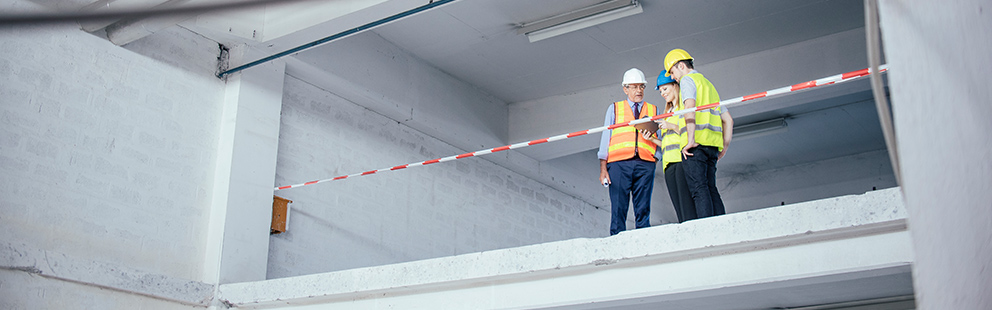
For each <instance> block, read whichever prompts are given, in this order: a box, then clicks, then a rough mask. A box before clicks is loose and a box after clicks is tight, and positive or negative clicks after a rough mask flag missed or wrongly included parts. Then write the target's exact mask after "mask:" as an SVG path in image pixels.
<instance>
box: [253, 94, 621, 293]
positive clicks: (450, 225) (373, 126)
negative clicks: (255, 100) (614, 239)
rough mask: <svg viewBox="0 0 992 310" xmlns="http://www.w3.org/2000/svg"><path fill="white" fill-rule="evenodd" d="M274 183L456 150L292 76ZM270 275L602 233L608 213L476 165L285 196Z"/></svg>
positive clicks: (480, 162)
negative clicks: (285, 217) (288, 210)
mask: <svg viewBox="0 0 992 310" xmlns="http://www.w3.org/2000/svg"><path fill="white" fill-rule="evenodd" d="M284 93H285V97H284V98H283V111H282V128H281V129H280V137H279V142H280V147H279V159H278V165H277V173H276V183H277V184H279V185H283V184H289V183H294V184H295V183H300V182H305V181H310V180H314V179H321V178H328V177H335V176H338V175H343V174H351V173H356V172H361V171H367V170H372V169H378V168H384V167H389V166H394V165H399V164H405V163H410V162H415V161H423V160H427V159H433V158H438V157H443V156H448V155H453V154H460V153H462V152H465V150H459V149H456V148H455V147H453V146H451V145H448V144H446V143H444V142H441V141H439V140H437V139H435V138H432V137H430V136H427V135H425V134H423V133H421V132H418V131H415V130H412V129H410V128H409V127H407V126H406V125H402V124H398V123H397V122H396V121H394V120H391V119H388V118H386V117H384V116H381V115H379V114H376V113H374V112H372V111H370V110H368V109H366V108H363V107H361V106H358V105H356V104H354V103H351V102H348V101H346V100H343V99H341V98H340V97H337V96H335V95H334V94H331V93H328V92H326V91H324V90H321V89H319V88H317V87H314V86H313V85H311V84H308V83H306V82H304V81H301V80H299V79H297V78H295V77H293V76H289V77H287V79H286V85H285V92H284ZM276 194H277V195H280V196H283V197H286V198H289V199H291V200H293V201H294V202H293V204H292V215H291V216H290V223H289V231H288V232H286V233H283V234H279V235H273V237H272V238H271V243H270V247H269V253H270V254H269V270H268V277H269V278H279V277H286V276H294V275H304V274H313V273H319V272H327V271H334V270H342V269H348V268H355V267H364V266H374V265H382V264H389V263H397V262H403V261H410V260H417V259H426V258H433V257H441V256H449V255H457V254H462V253H470V252H478V251H485V250H491V249H498V248H507V247H515V246H521V245H528V244H534V243H541V242H548V241H555V240H563V239H570V238H577V237H601V236H605V235H607V234H608V233H607V231H608V227H609V212H607V211H604V210H600V209H596V208H595V207H593V206H591V205H589V204H587V203H584V202H581V201H579V200H577V199H575V198H573V197H571V196H567V195H565V194H563V193H561V192H559V191H556V190H553V189H551V188H549V187H547V186H544V185H541V184H539V183H538V182H535V181H533V180H530V179H527V178H524V177H522V176H520V175H519V174H516V173H513V172H511V171H509V170H507V169H504V168H501V167H499V166H496V165H495V164H493V163H491V162H489V161H487V160H485V159H484V158H468V159H462V160H458V161H455V162H447V163H439V164H433V165H428V166H425V167H416V168H410V169H405V170H399V171H392V172H384V173H381V174H375V175H370V176H364V177H357V178H349V179H347V180H341V181H332V182H327V183H321V184H318V185H313V186H308V187H302V188H296V189H289V190H285V191H280V192H277V193H276Z"/></svg>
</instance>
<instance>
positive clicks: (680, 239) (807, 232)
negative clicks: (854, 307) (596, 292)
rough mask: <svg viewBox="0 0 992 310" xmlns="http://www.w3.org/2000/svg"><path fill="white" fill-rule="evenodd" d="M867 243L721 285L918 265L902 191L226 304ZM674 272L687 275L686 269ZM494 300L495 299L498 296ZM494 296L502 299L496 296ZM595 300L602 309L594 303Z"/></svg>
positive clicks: (353, 276)
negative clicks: (822, 260) (777, 271)
mask: <svg viewBox="0 0 992 310" xmlns="http://www.w3.org/2000/svg"><path fill="white" fill-rule="evenodd" d="M858 238H862V239H864V238H868V239H865V241H863V242H860V243H857V244H855V246H854V247H858V246H861V247H862V248H861V250H862V252H863V253H867V252H871V253H873V255H874V256H864V257H862V253H857V252H852V253H849V254H846V255H848V256H850V257H851V260H850V261H848V260H847V259H846V258H845V257H844V256H831V255H835V254H833V253H825V254H823V255H826V256H831V257H834V258H833V260H835V261H834V262H825V263H821V264H823V265H824V266H812V267H810V266H805V267H801V268H799V267H797V268H794V269H791V270H790V271H788V272H785V271H783V272H782V273H780V274H778V275H775V274H767V275H750V274H749V275H744V274H739V275H737V276H739V277H738V278H733V279H731V278H732V277H723V278H719V279H717V280H718V281H717V282H718V283H717V284H715V285H728V284H731V283H738V284H740V283H750V282H754V281H765V280H762V279H764V278H767V279H766V280H768V281H771V280H775V279H779V280H781V279H784V278H790V277H796V276H801V274H805V275H806V276H818V275H824V274H831V273H838V272H850V271H856V270H862V269H864V270H872V269H876V268H891V267H892V266H908V265H909V264H911V262H912V255H911V253H910V252H911V250H909V247H908V234H907V232H906V210H905V208H904V206H903V201H902V195H901V190H900V189H899V188H891V189H885V190H879V191H873V192H868V193H865V194H862V195H849V196H841V197H834V198H828V199H822V200H817V201H810V202H805V203H799V204H793V205H786V206H780V207H774V208H766V209H760V210H754V211H749V212H741V213H734V214H728V215H724V216H718V217H712V218H706V219H700V220H694V221H689V222H686V223H683V224H669V225H663V226H657V227H651V228H646V229H639V230H632V231H627V232H624V233H621V234H619V235H616V236H612V237H607V238H598V239H588V238H579V239H571V240H564V241H558V242H550V243H543V244H536V245H530V246H524V247H517V248H508V249H500V250H493V251H485V252H478V253H469V254H463V255H458V256H450V257H442V258H435V259H427V260H421V261H413V262H406V263H399V264H392V265H385V266H376V267H368V268H357V269H350V270H342V271H335V272H328V273H321V274H313V275H306V276H298V277H290V278H281V279H272V280H266V281H256V282H245V283H232V284H223V285H221V287H220V292H219V294H220V296H218V298H219V299H220V300H222V301H224V302H225V303H227V304H229V305H234V306H237V307H247V308H269V307H281V306H287V305H308V304H318V303H335V302H354V301H362V300H370V299H375V298H379V297H383V298H385V297H390V296H392V297H397V296H399V297H402V296H410V295H416V294H437V293H438V292H445V291H448V292H455V291H459V290H465V289H471V288H484V287H495V286H499V285H504V284H512V283H523V282H528V281H530V282H535V281H536V282H540V281H544V280H550V279H564V278H569V277H576V276H583V275H593V274H596V273H601V272H604V271H609V272H614V273H617V275H616V276H620V273H621V272H629V271H632V270H636V269H638V268H641V267H645V266H649V267H650V266H661V265H664V264H668V266H667V267H665V268H675V267H674V266H676V265H679V264H683V263H686V262H695V261H701V260H706V259H709V258H718V259H719V258H721V257H732V256H734V255H740V254H747V253H753V252H759V251H774V250H776V249H782V248H788V247H793V248H799V247H804V246H806V245H810V244H828V243H831V242H835V241H838V240H854V239H858ZM871 238H875V239H871ZM869 239H870V240H869ZM902 239H906V240H902ZM887 243H894V244H896V245H895V246H896V248H893V249H885V250H886V251H888V252H891V253H892V254H891V255H888V254H882V253H883V252H878V253H876V251H881V250H882V249H881V248H880V246H881V247H884V244H887ZM903 243H905V244H903ZM805 251H807V252H810V253H813V252H816V251H817V249H812V248H811V249H806V250H805ZM835 252H836V250H835ZM741 257H745V256H741ZM746 259H751V258H746ZM808 259H809V260H813V261H815V260H817V259H818V257H815V256H810V257H808ZM761 263H762V264H767V263H772V262H761ZM781 263H783V264H794V263H793V262H781ZM802 268H806V269H802ZM655 269H658V268H655ZM673 270H674V271H673V272H678V271H677V269H673ZM644 272H651V271H649V270H645V271H644ZM727 272H730V273H734V272H736V271H734V270H728V271H727ZM606 274H608V273H603V274H601V275H596V276H595V277H590V278H588V279H587V281H588V280H592V279H594V278H600V279H605V278H602V276H603V275H606ZM573 280H574V279H573ZM693 285H696V286H693ZM708 285H709V286H711V285H713V284H712V283H710V284H705V283H703V282H699V283H696V284H693V283H679V284H671V285H669V286H667V287H666V288H664V289H663V291H664V292H661V291H653V292H644V293H643V294H661V293H665V292H668V293H676V292H684V291H686V290H693V289H705V288H706V287H707V286H708ZM493 290H495V289H493V288H491V289H490V291H493ZM465 293H467V291H462V295H466V294H465ZM493 294H495V293H492V292H491V293H490V295H493ZM638 294H639V293H630V294H627V295H626V297H624V298H628V297H631V296H634V297H636V295H638ZM572 295H575V296H568V297H562V298H561V300H559V301H549V302H547V303H545V304H541V305H540V306H542V307H547V306H560V305H567V304H569V303H570V302H572V303H574V302H583V301H582V300H584V299H583V298H584V297H583V296H581V294H572ZM376 296H379V297H376ZM466 296H471V294H467V295H466ZM488 298H492V297H488ZM590 298H593V299H594V297H592V296H590ZM618 298H619V297H618ZM551 299H554V298H551ZM589 300H592V299H589ZM468 302H471V301H468ZM486 302H488V304H485V305H482V304H472V306H483V307H493V308H515V307H531V306H535V305H537V304H534V303H530V304H527V303H526V302H524V301H519V302H524V304H527V305H528V306H521V305H522V304H521V303H516V302H517V301H504V300H502V299H501V300H500V301H486ZM494 303H497V304H494ZM458 305H460V306H464V305H466V304H465V303H462V304H458Z"/></svg>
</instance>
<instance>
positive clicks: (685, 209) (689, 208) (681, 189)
mask: <svg viewBox="0 0 992 310" xmlns="http://www.w3.org/2000/svg"><path fill="white" fill-rule="evenodd" d="M665 185H667V186H668V197H671V198H672V205H673V206H675V215H676V216H678V218H679V223H682V222H685V221H688V220H691V219H695V218H696V203H695V202H693V201H692V194H690V193H689V184H687V183H686V181H685V169H684V167H682V163H680V162H679V163H670V164H668V166H667V167H665Z"/></svg>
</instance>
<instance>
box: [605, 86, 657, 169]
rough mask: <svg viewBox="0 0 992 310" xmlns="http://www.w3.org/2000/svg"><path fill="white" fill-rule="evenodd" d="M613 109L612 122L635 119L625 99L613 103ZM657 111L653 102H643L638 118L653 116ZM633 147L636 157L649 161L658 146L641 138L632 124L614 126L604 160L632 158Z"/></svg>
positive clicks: (609, 161) (617, 122) (610, 161)
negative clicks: (613, 116) (614, 115)
mask: <svg viewBox="0 0 992 310" xmlns="http://www.w3.org/2000/svg"><path fill="white" fill-rule="evenodd" d="M613 111H614V113H616V117H615V118H614V121H613V123H614V124H619V123H623V122H628V121H632V120H635V118H634V117H633V116H634V110H632V109H631V108H630V105H628V104H627V100H624V101H617V102H615V103H613ZM657 111H658V110H657V108H656V107H655V106H654V105H653V104H650V103H647V102H644V103H643V106H642V107H641V115H640V117H638V118H644V117H651V116H655V115H657V114H658V113H657ZM635 148H636V149H637V157H639V158H641V159H643V160H646V161H650V162H654V161H655V158H654V152H655V150H656V149H657V148H658V146H657V145H655V144H654V143H653V142H651V141H646V140H644V138H641V133H640V132H637V129H635V128H634V126H623V127H618V128H614V129H613V132H612V134H611V135H610V149H609V152H608V153H607V155H606V162H608V163H612V162H615V161H621V160H627V159H631V158H634V149H635Z"/></svg>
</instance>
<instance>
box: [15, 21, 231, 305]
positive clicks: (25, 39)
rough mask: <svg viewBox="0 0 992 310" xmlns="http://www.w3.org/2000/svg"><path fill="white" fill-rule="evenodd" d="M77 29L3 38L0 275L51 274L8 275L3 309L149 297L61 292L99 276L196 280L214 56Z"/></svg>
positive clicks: (214, 111)
mask: <svg viewBox="0 0 992 310" xmlns="http://www.w3.org/2000/svg"><path fill="white" fill-rule="evenodd" d="M4 7H12V8H18V9H23V8H25V7H27V8H33V6H31V5H29V4H25V3H24V2H17V3H12V2H5V4H4ZM77 27H78V26H72V25H65V26H32V27H28V26H17V27H8V26H4V27H3V28H0V38H2V39H0V197H2V198H0V243H2V244H3V245H4V246H3V247H2V249H4V251H3V253H0V254H2V255H0V257H3V263H2V264H0V265H3V266H2V267H0V268H15V269H16V268H19V267H25V268H28V269H18V270H28V271H30V270H49V271H48V273H46V274H45V275H46V276H47V277H35V276H34V275H31V276H25V275H23V274H18V272H22V271H11V269H6V270H4V271H2V272H3V274H2V275H0V277H2V278H3V281H2V284H0V287H2V288H0V293H2V296H0V300H3V301H4V302H5V303H6V305H5V306H9V307H4V306H0V308H5V309H10V308H14V309H17V308H24V309H40V308H51V306H57V305H73V306H67V308H86V306H84V307H79V306H80V305H92V307H90V308H114V305H119V304H120V303H122V302H126V301H127V300H145V299H148V298H146V297H123V295H127V294H128V293H126V292H121V291H107V290H103V289H97V288H89V287H87V285H89V284H88V283H87V281H90V280H92V279H88V278H80V279H75V281H79V282H81V283H82V284H66V283H65V282H64V281H60V280H58V279H59V276H60V273H65V274H74V273H77V272H80V271H82V272H85V271H86V270H87V269H92V268H94V266H97V265H99V266H111V267H109V268H107V269H108V270H121V268H114V267H112V266H120V267H123V266H127V267H128V268H125V269H126V270H139V271H142V272H146V273H145V274H146V275H155V277H152V278H175V279H186V280H189V281H195V280H199V279H200V278H201V269H202V256H203V252H204V247H205V244H204V236H203V235H204V231H205V228H206V226H207V222H206V221H207V220H206V217H205V213H204V210H205V209H206V208H207V206H208V205H209V203H210V198H211V197H210V195H209V193H210V192H211V182H212V170H213V159H214V154H215V148H216V146H215V145H216V143H217V141H216V137H217V126H218V125H217V122H218V118H219V113H220V111H219V105H218V104H217V103H218V102H219V101H220V100H221V99H222V97H223V86H224V84H223V82H222V81H220V80H218V79H217V78H215V77H213V75H212V74H213V72H214V71H215V69H216V65H217V54H218V51H219V50H218V46H217V44H216V43H214V42H211V41H209V40H206V39H204V38H202V37H200V36H197V35H193V34H191V33H189V32H188V31H185V30H182V29H179V28H174V29H170V30H169V31H164V32H161V33H157V34H155V35H154V36H151V37H149V38H148V39H146V40H142V41H138V42H135V43H133V44H131V45H128V46H127V47H124V48H121V47H117V46H114V45H113V44H111V43H110V42H108V41H106V40H105V39H102V38H99V37H97V36H94V35H91V34H88V33H85V32H82V31H80V30H78V28H77ZM38 250H40V251H38ZM46 253H52V254H54V253H58V255H59V257H61V258H63V259H71V261H73V262H77V263H78V264H75V263H74V264H69V265H65V264H63V265H58V264H52V262H53V261H52V260H50V259H49V258H51V259H54V257H45V254H46ZM22 262H24V264H25V265H23V266H22V265H20V264H21V263H22ZM87 262H88V263H87ZM46 265H51V266H47V268H42V266H46ZM29 267H37V268H35V269H30V268H29ZM49 268H51V269H49ZM96 270H103V269H100V268H97V269H96ZM121 273H122V276H124V277H126V276H129V275H128V274H126V273H127V272H124V271H122V272H121ZM132 280H133V279H132ZM131 284H133V282H124V283H123V284H121V286H120V287H117V288H118V289H125V290H126V289H128V286H129V285H131ZM160 289H161V288H160ZM94 291H100V292H99V293H94ZM91 294H93V295H94V296H97V297H95V299H92V301H87V300H90V299H89V298H79V297H80V296H89V295H91ZM80 302H84V304H80ZM91 302H92V304H90V303H91ZM103 302H107V303H106V304H104V303H103ZM142 302H143V301H142ZM139 304H140V302H139ZM152 304H154V303H152ZM151 307H152V308H154V306H151Z"/></svg>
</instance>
